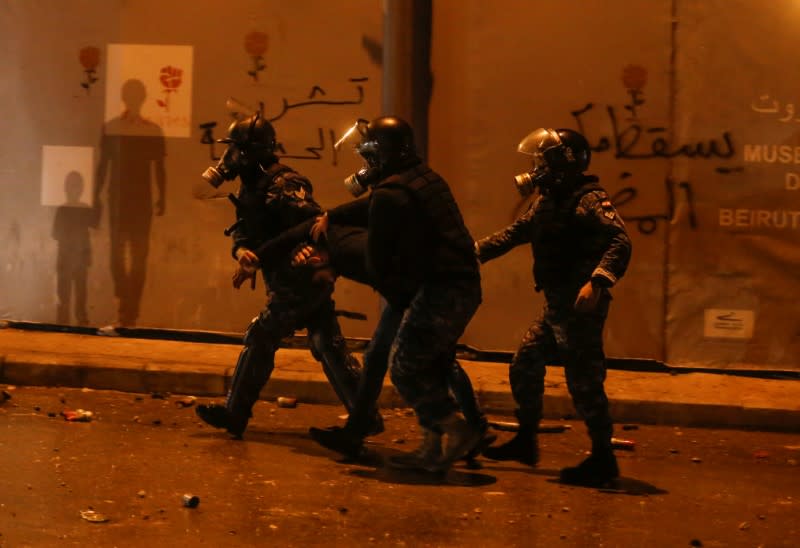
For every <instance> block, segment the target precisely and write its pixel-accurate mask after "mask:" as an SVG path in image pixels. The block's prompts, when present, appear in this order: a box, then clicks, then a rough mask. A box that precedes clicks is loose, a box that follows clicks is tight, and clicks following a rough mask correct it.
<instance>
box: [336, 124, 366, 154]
mask: <svg viewBox="0 0 800 548" xmlns="http://www.w3.org/2000/svg"><path fill="white" fill-rule="evenodd" d="M368 125H369V120H365V119H363V118H359V119H358V120H356V123H355V124H353V125H352V126H350V128H349V129H348V130H347V131H345V132H344V133H343V134H342V136H341V137H340V138H339V140H338V141H336V144H334V145H333V148H335V149H336V150H341V149H342V147H344V146H345V145H349V146H351V147H353V148H356V147H357V146H358V145H359V144H361V142H362V141H363V140H364V139H365V138H366V135H367V126H368Z"/></svg>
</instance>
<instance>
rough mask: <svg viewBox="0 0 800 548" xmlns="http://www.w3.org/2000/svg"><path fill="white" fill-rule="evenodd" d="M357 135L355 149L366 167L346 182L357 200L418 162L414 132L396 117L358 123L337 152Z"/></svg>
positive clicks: (351, 129) (337, 146)
mask: <svg viewBox="0 0 800 548" xmlns="http://www.w3.org/2000/svg"><path fill="white" fill-rule="evenodd" d="M356 132H357V133H358V134H359V135H360V137H361V139H360V141H359V142H358V143H357V144H356V145H355V150H356V152H357V153H358V154H359V155H360V156H361V158H362V159H363V160H364V163H365V166H364V167H363V168H362V169H360V170H359V171H358V172H357V173H354V174H352V175H350V176H349V177H347V178H346V179H345V186H346V187H347V188H348V190H350V192H352V193H353V194H354V195H355V196H360V195H361V194H363V193H364V192H366V191H367V189H368V188H369V187H370V186H372V185H374V184H376V183H378V182H379V181H380V180H381V179H384V178H386V177H388V176H389V175H393V174H394V173H396V172H397V171H399V170H400V169H402V168H403V167H405V165H407V164H408V162H409V161H410V160H413V159H414V158H416V149H415V147H414V131H413V130H412V129H411V126H410V125H409V124H408V122H406V121H405V120H403V119H401V118H398V117H397V116H381V117H379V118H375V119H374V120H372V121H371V122H367V120H364V119H359V120H358V121H357V122H356V123H355V124H354V125H353V127H351V128H350V129H349V130H348V131H347V132H346V133H345V134H344V136H342V138H341V139H339V141H338V142H337V143H336V145H335V146H336V148H339V147H340V146H341V145H342V144H343V143H344V142H346V141H348V140H349V139H350V138H351V137H352V136H353V135H355V134H356Z"/></svg>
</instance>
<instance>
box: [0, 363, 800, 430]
mask: <svg viewBox="0 0 800 548" xmlns="http://www.w3.org/2000/svg"><path fill="white" fill-rule="evenodd" d="M232 374H233V368H232V367H220V366H218V365H213V364H195V365H193V367H192V369H191V370H187V369H185V368H181V367H179V364H178V362H166V361H148V360H142V359H135V358H129V357H125V358H115V357H112V356H104V357H102V358H101V357H95V356H85V357H82V358H81V359H80V361H76V360H75V359H74V357H73V358H72V360H69V359H59V358H58V356H56V355H53V354H45V353H39V352H14V353H10V354H6V355H0V380H2V382H3V383H6V384H16V385H30V386H63V387H71V388H84V387H85V388H92V389H97V390H118V391H121V392H133V393H152V392H169V393H173V394H188V395H195V396H202V397H223V396H224V395H225V394H226V392H227V390H228V387H229V386H230V380H231V375H232ZM475 388H476V394H477V396H478V399H479V400H480V402H481V406H482V407H483V409H484V410H485V411H487V412H490V413H495V414H501V415H511V414H513V411H514V409H515V407H516V405H515V403H514V400H513V398H512V396H511V393H510V390H509V388H508V386H507V385H500V386H498V387H496V388H495V387H491V388H487V387H482V386H479V385H476V386H475ZM562 390H563V392H561V393H556V394H553V393H547V392H546V393H545V396H544V417H543V418H544V419H546V420H559V419H565V418H575V410H574V407H573V405H572V400H571V398H570V396H569V394H568V393H566V390H565V389H562ZM278 396H293V397H296V398H297V399H298V401H300V402H302V403H309V404H332V405H338V404H339V400H338V399H337V397H336V394H335V393H334V391H333V389H332V388H331V387H330V385H329V384H328V382H327V379H325V377H324V375H323V374H322V373H321V372H320V373H310V372H303V371H292V370H281V369H280V368H276V369H275V371H274V372H273V374H272V377H271V378H270V381H269V382H268V383H267V385H266V386H265V388H264V390H263V391H262V392H261V396H260V397H261V399H266V400H274V399H275V398H277V397H278ZM379 405H380V406H381V407H384V408H392V407H406V404H405V403H404V401H403V399H402V398H401V397H400V395H399V394H398V393H397V391H396V389H395V388H394V387H393V386H392V385H391V384H390V383H389V382H388V381H387V382H386V383H385V384H384V390H383V391H382V393H381V397H380V400H379ZM610 405H611V414H612V417H613V418H614V421H615V422H616V423H618V424H620V423H636V424H659V425H671V426H687V427H690V426H691V427H714V428H740V429H741V428H754V429H759V430H770V431H784V432H799V431H800V410H785V409H765V408H754V407H744V406H737V405H725V404H702V403H687V402H672V401H648V400H635V399H632V400H628V399H626V400H623V399H614V398H611V399H610Z"/></svg>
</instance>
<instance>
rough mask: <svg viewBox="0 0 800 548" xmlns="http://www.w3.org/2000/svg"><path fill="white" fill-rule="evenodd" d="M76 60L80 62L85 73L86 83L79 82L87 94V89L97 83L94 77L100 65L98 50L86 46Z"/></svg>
mask: <svg viewBox="0 0 800 548" xmlns="http://www.w3.org/2000/svg"><path fill="white" fill-rule="evenodd" d="M78 60H79V61H80V62H81V66H82V67H83V72H85V73H86V81H85V82H81V87H82V88H83V89H85V90H86V93H87V94H88V93H89V88H90V87H91V86H92V84H94V83H95V82H97V77H96V76H95V74H96V70H95V69H97V65H99V64H100V49H99V48H96V47H94V46H86V47H85V48H82V49H81V50H80V51H79V52H78Z"/></svg>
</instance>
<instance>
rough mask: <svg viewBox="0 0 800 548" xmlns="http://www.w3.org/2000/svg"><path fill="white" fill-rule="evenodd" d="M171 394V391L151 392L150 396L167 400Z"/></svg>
mask: <svg viewBox="0 0 800 548" xmlns="http://www.w3.org/2000/svg"><path fill="white" fill-rule="evenodd" d="M167 396H169V392H151V393H150V397H151V398H153V399H154V400H165V399H167Z"/></svg>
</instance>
